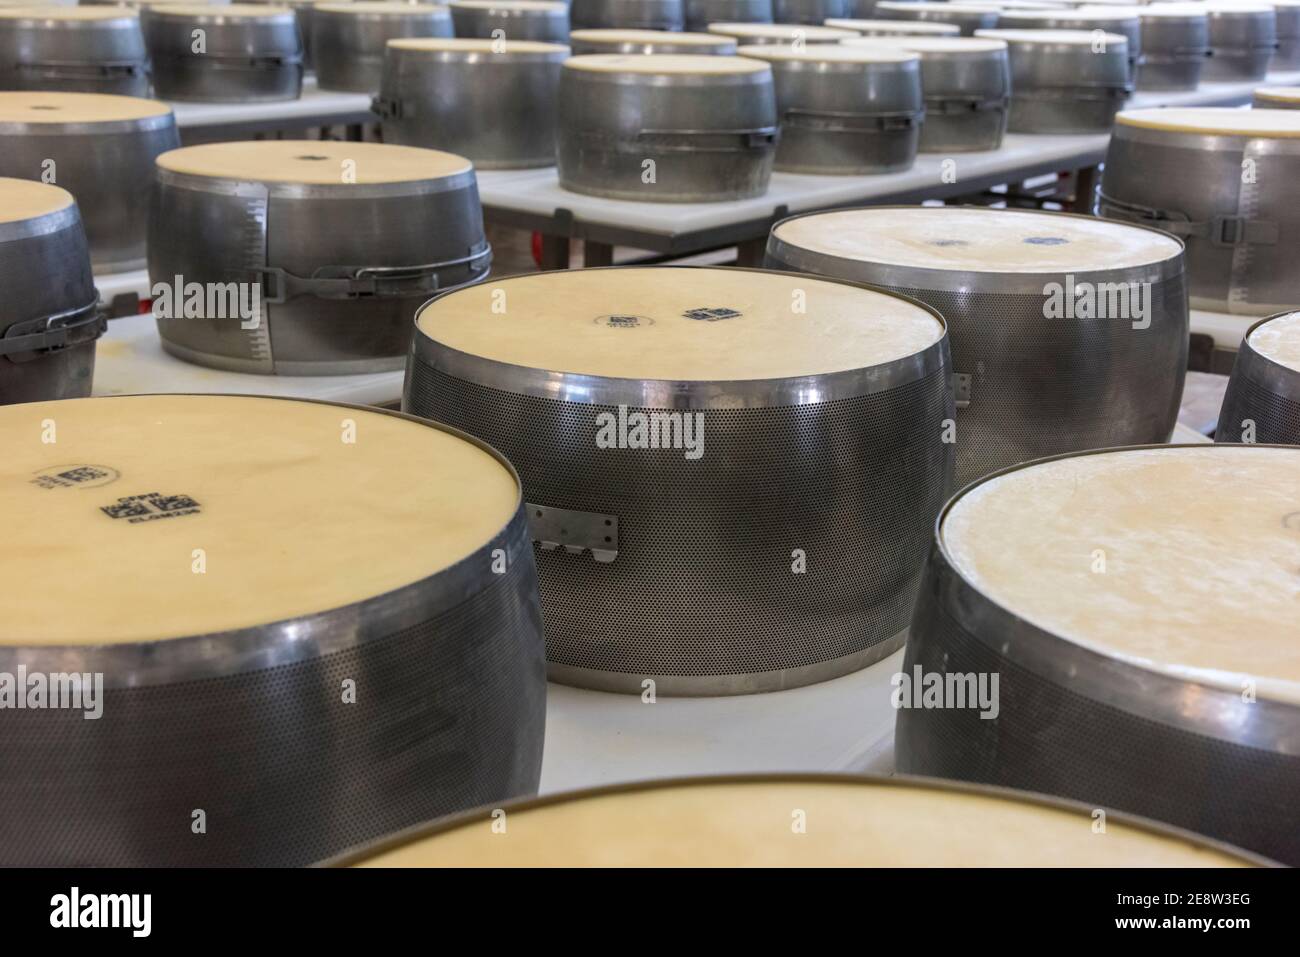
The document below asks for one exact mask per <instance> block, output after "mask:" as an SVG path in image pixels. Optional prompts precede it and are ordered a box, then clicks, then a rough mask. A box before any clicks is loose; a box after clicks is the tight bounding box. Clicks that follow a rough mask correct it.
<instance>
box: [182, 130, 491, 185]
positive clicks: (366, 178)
mask: <svg viewBox="0 0 1300 957" xmlns="http://www.w3.org/2000/svg"><path fill="white" fill-rule="evenodd" d="M158 166H159V167H160V168H161V169H165V170H171V171H172V172H176V173H187V174H189V175H191V176H211V177H214V178H218V179H235V180H241V181H245V182H255V183H302V184H306V185H322V186H328V185H335V184H339V185H347V184H349V183H356V184H360V185H366V184H374V183H409V182H416V181H419V180H428V179H437V178H438V177H441V176H451V175H453V174H456V173H463V172H465V171H466V170H468V169H471V168H472V166H471V164H470V161H469V160H467V159H465V158H464V157H463V156H457V155H456V154H454V153H443V152H440V151H438V150H426V149H420V148H418V147H414V146H394V145H391V144H386V143H342V142H333V141H328V140H259V141H257V142H240V143H211V144H207V145H204V146H185V147H182V148H180V149H177V150H171V151H169V152H167V153H163V154H162V155H161V156H159V157H158Z"/></svg>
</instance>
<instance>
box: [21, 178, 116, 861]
mask: <svg viewBox="0 0 1300 957" xmlns="http://www.w3.org/2000/svg"><path fill="white" fill-rule="evenodd" d="M33 185H37V186H38V187H39V188H41V189H49V188H52V187H45V186H43V185H40V184H33ZM0 289H2V290H4V293H3V295H0V405H8V404H10V403H14V402H37V401H42V400H45V399H73V398H81V397H84V396H88V395H90V387H91V380H92V378H93V377H94V373H95V340H96V339H98V338H99V337H100V336H101V335H103V334H104V330H105V328H106V326H105V322H104V317H103V315H102V314H101V313H100V312H99V296H98V294H97V293H96V292H95V280H94V277H93V275H92V274H91V268H90V252H89V249H88V248H87V246H86V233H85V230H84V229H82V226H81V217H80V215H79V214H78V213H77V207H76V205H75V204H73V203H69V205H67V206H66V207H64V208H63V209H60V210H57V211H56V212H51V213H46V214H44V215H41V216H37V217H33V218H30V219H23V220H16V221H10V222H0ZM6 733H7V734H8V733H9V725H8V724H6ZM0 853H3V852H2V851H0Z"/></svg>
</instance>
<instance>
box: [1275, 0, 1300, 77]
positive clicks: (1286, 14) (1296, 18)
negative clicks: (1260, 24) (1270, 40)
mask: <svg viewBox="0 0 1300 957" xmlns="http://www.w3.org/2000/svg"><path fill="white" fill-rule="evenodd" d="M1273 12H1274V13H1275V14H1276V15H1277V52H1276V53H1274V54H1273V59H1272V61H1271V62H1270V63H1269V69H1271V70H1300V3H1295V2H1291V3H1287V4H1275V5H1274V7H1273Z"/></svg>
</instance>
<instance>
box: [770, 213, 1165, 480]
mask: <svg viewBox="0 0 1300 957" xmlns="http://www.w3.org/2000/svg"><path fill="white" fill-rule="evenodd" d="M875 208H876V209H880V208H881V207H875ZM869 211H870V210H864V212H869ZM935 213H936V214H937V215H942V211H941V210H935ZM807 215H810V216H817V215H819V214H817V213H811V214H807ZM829 215H833V214H829ZM992 215H996V214H992ZM1016 215H1018V214H1016ZM1026 215H1036V216H1041V217H1042V219H1043V221H1044V223H1045V229H1046V228H1047V227H1049V226H1050V222H1051V220H1052V219H1053V218H1055V217H1060V216H1067V215H1069V214H1066V213H1050V214H1049V213H1034V214H1026ZM797 218H799V217H792V219H797ZM787 221H788V220H787ZM780 228H781V224H780V223H778V224H777V225H776V226H775V227H774V228H773V231H772V235H771V236H770V237H769V239H768V244H767V265H768V266H769V267H770V268H777V269H789V270H794V271H796V272H808V273H813V274H815V275H820V276H834V277H837V278H841V279H851V280H854V281H857V282H865V283H870V284H872V285H874V286H877V287H880V288H884V289H888V290H890V291H891V292H897V293H901V294H902V295H905V296H911V297H913V298H915V299H919V300H920V301H922V302H924V303H926V304H927V305H929V306H931V307H933V308H934V309H937V310H938V311H939V312H940V313H941V314H942V315H943V317H944V319H945V320H946V321H947V323H948V335H949V336H950V338H951V342H952V361H953V372H954V374H955V375H956V376H957V377H958V383H959V385H958V409H957V420H956V422H957V428H956V433H957V443H956V444H957V465H956V485H955V486H954V487H956V488H960V487H962V486H964V485H965V484H967V483H968V482H971V481H974V480H975V479H977V478H980V477H982V476H984V475H987V474H988V473H990V472H992V471H994V470H996V469H1000V468H1003V467H1004V466H1007V465H1012V464H1015V463H1018V462H1023V461H1026V460H1027V459H1032V458H1036V457H1039V456H1043V455H1053V454H1056V453H1059V452H1068V451H1074V450H1078V449H1089V448H1104V447H1107V446H1112V445H1119V444H1124V443H1140V442H1164V441H1167V440H1168V438H1169V436H1170V434H1171V432H1172V431H1173V428H1174V425H1175V423H1176V422H1177V419H1178V407H1179V402H1180V401H1181V398H1182V392H1183V380H1184V377H1185V375H1186V368H1187V348H1188V345H1187V343H1188V307H1187V285H1186V283H1187V279H1186V276H1185V273H1184V264H1183V257H1182V256H1181V255H1179V256H1176V257H1174V258H1173V259H1170V260H1166V261H1165V262H1162V263H1156V264H1153V265H1149V266H1122V265H1120V266H1116V267H1115V268H1113V269H1092V270H1088V269H1077V270H1074V269H1071V270H1061V271H1059V272H1032V273H1016V272H1011V271H999V270H998V269H997V268H996V267H994V266H990V267H988V269H987V270H981V271H974V270H969V271H968V270H958V269H953V270H942V269H933V268H925V267H912V266H901V265H892V264H889V263H878V262H870V261H865V260H860V259H850V258H847V257H841V256H832V255H828V254H824V253H820V252H816V251H813V250H809V249H805V248H801V247H798V246H795V245H792V244H790V243H788V242H784V241H782V240H781V238H780V237H779V230H780ZM828 228H829V227H828ZM1128 283H1137V284H1138V286H1137V287H1132V286H1127V285H1126V284H1128ZM1051 284H1056V285H1057V286H1058V287H1060V288H1061V289H1074V290H1077V289H1080V288H1084V284H1092V288H1094V289H1096V288H1117V289H1118V288H1129V289H1133V288H1138V289H1142V288H1149V289H1150V297H1151V298H1150V304H1149V315H1148V317H1147V319H1146V320H1144V321H1149V322H1150V325H1149V326H1147V327H1146V328H1134V325H1133V323H1131V322H1129V321H1125V320H1122V319H1115V318H1108V319H1099V320H1082V319H1064V318H1057V319H1048V318H1046V317H1045V315H1044V302H1045V289H1047V288H1048V286H1049V285H1051ZM1103 357H1104V359H1103ZM962 383H964V389H963V386H962Z"/></svg>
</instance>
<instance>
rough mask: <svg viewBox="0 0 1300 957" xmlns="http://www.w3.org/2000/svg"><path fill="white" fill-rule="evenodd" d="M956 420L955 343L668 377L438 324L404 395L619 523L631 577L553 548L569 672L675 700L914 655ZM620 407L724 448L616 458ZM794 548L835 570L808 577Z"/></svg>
mask: <svg viewBox="0 0 1300 957" xmlns="http://www.w3.org/2000/svg"><path fill="white" fill-rule="evenodd" d="M687 268H689V267H687ZM952 404H953V397H952V390H951V384H950V366H949V361H948V346H947V338H946V336H945V337H944V338H943V339H941V340H939V341H938V342H936V343H934V344H933V345H932V346H930V347H928V348H926V349H925V350H923V351H922V352H919V353H917V354H915V355H913V356H909V357H906V358H904V359H899V360H897V361H896V362H892V363H887V364H883V365H880V366H875V367H872V368H869V369H863V370H854V371H850V372H843V373H836V374H833V375H825V376H809V377H802V378H791V379H775V380H755V381H743V382H721V381H720V382H667V381H657V380H639V379H614V378H605V377H601V376H589V375H573V374H567V373H559V372H553V371H548V370H544V369H529V368H523V367H519V366H511V365H506V364H504V363H499V362H494V361H492V360H487V359H483V358H481V357H477V356H470V355H466V354H465V353H461V352H457V351H456V350H453V349H449V348H448V347H446V346H444V345H442V344H440V343H438V342H435V341H433V340H432V339H430V338H429V337H428V336H427V335H425V334H424V333H422V332H420V331H419V330H417V333H416V342H415V346H414V349H413V351H412V354H411V359H410V362H409V364H408V367H407V377H406V386H405V389H404V393H403V408H404V409H405V410H406V411H408V412H413V413H415V414H417V415H424V416H429V417H431V418H435V419H438V420H442V421H449V422H451V423H453V424H455V425H456V427H457V428H462V429H464V430H465V431H468V432H470V433H472V434H476V435H479V436H480V437H482V438H484V440H485V441H489V442H495V443H497V447H498V448H501V449H502V450H503V452H504V454H505V455H506V456H507V457H509V458H510V459H511V460H512V461H513V462H516V463H519V465H520V467H521V475H522V476H523V481H524V489H525V497H526V499H527V500H528V501H529V502H534V503H538V504H541V505H545V506H551V507H558V508H565V509H575V510H578V511H583V512H596V513H601V514H606V515H616V516H617V518H618V542H617V547H618V554H617V557H616V558H615V559H614V560H613V561H610V562H597V561H593V559H592V557H591V556H590V555H588V554H579V555H575V554H570V553H569V552H567V551H566V550H564V549H550V550H543V549H539V550H538V551H537V553H536V557H537V563H538V571H539V575H540V577H541V592H542V608H543V616H544V619H545V621H546V640H547V658H548V661H549V663H550V664H549V669H550V675H551V677H552V679H553V680H556V681H560V682H562V683H566V684H574V685H579V686H581V687H589V688H598V689H602V690H609V691H620V692H632V693H641V692H642V691H643V690H644V687H643V684H642V683H643V682H644V681H645V680H647V679H650V680H653V681H654V683H655V689H656V692H657V693H659V694H669V695H715V694H748V693H753V692H759V691H770V690H777V689H780V688H790V687H796V686H798V685H803V684H809V683H812V682H816V681H823V680H826V679H828V678H831V677H835V676H837V675H840V674H845V673H847V672H849V671H853V670H856V669H858V668H861V667H864V666H866V665H868V664H870V663H871V662H873V661H876V660H879V659H880V658H882V657H884V656H885V655H887V654H890V653H891V652H892V651H894V650H896V649H897V648H898V647H899V646H900V645H901V643H902V641H903V637H904V636H903V634H902V631H903V628H904V626H905V624H906V620H907V616H908V614H909V613H910V608H911V604H912V597H913V594H914V591H913V590H914V588H915V583H916V576H917V573H918V571H919V564H920V561H921V559H922V556H923V555H924V547H925V543H926V541H927V540H928V529H929V527H930V523H931V517H932V516H933V515H934V514H935V513H936V512H937V510H938V507H939V505H940V503H941V502H942V500H943V498H944V497H945V496H946V494H947V491H946V489H947V488H948V483H949V480H950V478H951V474H952V451H951V446H950V445H946V444H944V443H942V442H939V441H936V439H935V436H936V435H937V434H938V433H937V432H936V430H937V429H938V428H939V427H940V426H939V423H940V422H941V420H942V419H944V418H945V417H947V416H951V415H952ZM618 405H626V406H628V407H629V409H631V410H638V409H642V410H655V409H675V410H683V411H685V410H691V411H697V412H699V413H700V414H701V415H703V416H704V429H705V432H706V433H707V435H708V445H709V451H708V452H707V453H706V454H705V455H703V456H702V457H701V458H700V459H699V460H698V461H694V462H692V461H687V460H685V459H684V458H683V457H682V454H681V453H680V452H679V451H669V452H663V453H660V452H650V451H647V452H642V451H637V450H630V449H598V448H597V447H596V444H595V442H594V441H593V436H594V435H595V434H596V431H595V430H596V416H597V415H598V414H600V413H601V412H605V411H609V410H610V409H612V408H614V407H617V406H618ZM792 549H804V550H806V553H807V555H809V556H814V555H816V556H818V558H817V559H816V562H817V568H818V569H820V571H811V570H810V572H809V574H807V575H795V574H791V558H792V552H791V550H792Z"/></svg>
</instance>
